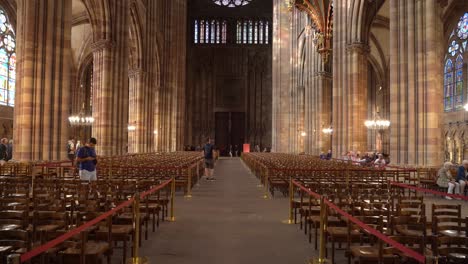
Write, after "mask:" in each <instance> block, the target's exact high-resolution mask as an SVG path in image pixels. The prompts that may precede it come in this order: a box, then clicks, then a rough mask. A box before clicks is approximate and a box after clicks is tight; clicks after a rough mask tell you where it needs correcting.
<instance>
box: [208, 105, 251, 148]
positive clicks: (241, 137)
mask: <svg viewBox="0 0 468 264" xmlns="http://www.w3.org/2000/svg"><path fill="white" fill-rule="evenodd" d="M215 120H216V126H215V129H216V130H215V144H216V146H217V147H218V148H219V151H220V155H222V156H228V155H229V146H230V145H232V147H233V151H234V150H235V148H236V147H235V146H237V150H238V151H239V153H240V152H241V151H242V145H243V144H244V141H245V113H244V112H216V113H215Z"/></svg>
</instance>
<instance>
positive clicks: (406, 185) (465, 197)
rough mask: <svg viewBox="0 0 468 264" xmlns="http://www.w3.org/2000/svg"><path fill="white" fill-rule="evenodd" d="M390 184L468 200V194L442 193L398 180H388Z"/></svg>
mask: <svg viewBox="0 0 468 264" xmlns="http://www.w3.org/2000/svg"><path fill="white" fill-rule="evenodd" d="M390 184H391V185H395V186H398V187H401V188H406V189H411V190H415V191H419V192H425V193H432V194H435V195H441V196H449V197H452V198H456V199H461V200H465V201H468V196H464V195H459V194H451V193H444V192H439V191H434V190H429V189H425V188H421V187H416V186H411V185H408V184H404V183H399V182H390Z"/></svg>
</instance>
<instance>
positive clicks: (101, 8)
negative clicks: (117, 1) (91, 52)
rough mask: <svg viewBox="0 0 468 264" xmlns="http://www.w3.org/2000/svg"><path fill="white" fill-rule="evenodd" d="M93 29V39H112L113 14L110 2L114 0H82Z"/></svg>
mask: <svg viewBox="0 0 468 264" xmlns="http://www.w3.org/2000/svg"><path fill="white" fill-rule="evenodd" d="M82 1H83V4H84V5H85V8H86V11H87V13H88V16H89V22H90V24H91V27H92V29H93V40H94V42H96V41H98V40H110V39H112V26H111V25H112V15H111V10H110V2H109V1H113V0H82Z"/></svg>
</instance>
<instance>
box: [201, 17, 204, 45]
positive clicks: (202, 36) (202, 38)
mask: <svg viewBox="0 0 468 264" xmlns="http://www.w3.org/2000/svg"><path fill="white" fill-rule="evenodd" d="M200 43H202V44H203V43H205V21H204V20H202V21H200Z"/></svg>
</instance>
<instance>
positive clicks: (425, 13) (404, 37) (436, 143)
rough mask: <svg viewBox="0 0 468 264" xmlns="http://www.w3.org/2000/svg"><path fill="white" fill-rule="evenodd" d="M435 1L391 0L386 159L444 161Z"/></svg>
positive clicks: (438, 21)
mask: <svg viewBox="0 0 468 264" xmlns="http://www.w3.org/2000/svg"><path fill="white" fill-rule="evenodd" d="M439 8H440V7H439V5H438V4H437V1H436V0H427V1H421V0H408V1H406V0H391V1H390V121H391V131H390V158H391V160H392V163H395V164H409V165H423V166H439V165H440V164H441V163H442V161H443V148H442V142H443V131H442V126H441V118H442V114H443V106H442V105H443V104H442V102H443V101H442V100H443V95H442V91H443V89H442V87H443V79H442V71H443V63H442V59H441V58H443V55H442V43H441V40H443V36H442V21H441V19H440V13H439V12H440V10H439Z"/></svg>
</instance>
